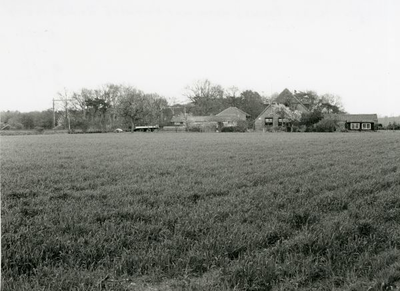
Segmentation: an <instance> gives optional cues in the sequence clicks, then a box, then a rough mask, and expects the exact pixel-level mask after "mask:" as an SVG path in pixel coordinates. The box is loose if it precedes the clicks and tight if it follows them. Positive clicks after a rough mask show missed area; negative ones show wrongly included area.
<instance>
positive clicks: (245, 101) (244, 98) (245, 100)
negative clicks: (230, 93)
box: [238, 90, 265, 126]
mask: <svg viewBox="0 0 400 291" xmlns="http://www.w3.org/2000/svg"><path fill="white" fill-rule="evenodd" d="M240 97H241V101H240V104H239V106H238V108H239V109H241V110H243V111H244V112H246V113H248V114H250V120H249V123H250V126H253V124H254V120H255V119H256V118H257V116H258V115H260V113H261V112H262V111H263V110H264V108H265V105H264V102H263V99H262V97H261V95H260V94H258V92H256V91H252V90H246V91H243V92H242V93H241V94H240Z"/></svg>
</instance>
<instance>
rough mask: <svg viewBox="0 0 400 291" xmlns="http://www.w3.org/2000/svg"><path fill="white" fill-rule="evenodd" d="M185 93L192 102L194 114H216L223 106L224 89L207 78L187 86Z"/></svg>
mask: <svg viewBox="0 0 400 291" xmlns="http://www.w3.org/2000/svg"><path fill="white" fill-rule="evenodd" d="M185 95H186V97H188V98H189V100H190V101H191V102H192V103H193V104H194V108H192V112H193V114H195V115H209V114H217V113H218V112H220V111H221V110H222V109H223V107H224V106H223V102H224V100H223V97H224V89H223V88H222V87H221V86H220V85H217V84H212V83H211V82H210V81H209V80H207V79H206V80H199V81H197V82H195V83H194V84H193V85H192V86H187V87H186V93H185Z"/></svg>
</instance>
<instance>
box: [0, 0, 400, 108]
mask: <svg viewBox="0 0 400 291" xmlns="http://www.w3.org/2000/svg"><path fill="white" fill-rule="evenodd" d="M399 15H400V1H398V0H379V1H375V0H360V1H355V0H354V1H351V0H345V1H337V0H330V1H321V0H315V1H311V0H310V1H307V0H304V1H297V0H293V1H289V0H288V1H281V0H280V1H272V0H270V1H251V0H246V1H232V0H222V1H218V0H213V1H171V0H170V1H163V0H153V1H115V0H114V1H103V0H101V1H99V0H86V1H83V0H79V1H72V0H68V1H55V0H49V1H47V0H35V1H31V0H25V1H24V0H19V1H15V0H13V1H12V0H3V1H2V2H1V4H0V38H1V42H0V58H1V59H0V61H1V65H0V80H1V84H2V86H1V91H0V92H1V110H20V111H31V110H43V109H47V108H50V107H51V104H52V102H51V100H52V98H53V97H56V96H57V92H58V91H61V90H63V89H64V88H66V89H67V90H69V91H74V90H79V89H80V88H82V87H87V88H96V87H99V86H100V85H102V84H105V83H123V84H129V85H133V86H135V87H137V88H139V89H141V90H144V91H146V92H157V93H159V94H161V95H164V96H165V97H167V98H170V99H171V100H175V101H177V102H179V101H184V100H185V98H184V96H183V92H184V88H185V86H187V85H189V84H191V83H193V82H194V81H195V80H198V79H204V78H208V79H210V80H211V81H212V82H214V83H218V84H221V85H222V86H224V87H229V86H233V85H234V86H237V87H239V88H240V89H242V90H243V89H251V90H256V91H258V92H259V93H260V94H265V95H270V94H271V92H272V93H273V92H280V91H282V90H283V89H284V88H288V89H289V90H291V91H293V90H314V91H316V92H317V93H318V94H324V93H332V94H337V95H340V96H341V97H342V101H343V103H344V106H345V109H346V110H347V111H348V112H350V113H378V114H379V115H400V82H399V81H400V54H399V52H400V40H399V37H400V17H398V16H399Z"/></svg>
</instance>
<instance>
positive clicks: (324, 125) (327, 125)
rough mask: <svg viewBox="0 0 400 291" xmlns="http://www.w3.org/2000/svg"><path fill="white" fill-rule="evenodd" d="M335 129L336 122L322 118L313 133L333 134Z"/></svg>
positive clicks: (336, 126)
mask: <svg viewBox="0 0 400 291" xmlns="http://www.w3.org/2000/svg"><path fill="white" fill-rule="evenodd" d="M337 128H338V123H337V120H335V119H330V118H324V119H322V120H320V121H318V123H317V124H316V125H315V131H318V132H334V131H336V129H337Z"/></svg>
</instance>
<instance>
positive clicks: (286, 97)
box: [275, 88, 300, 104]
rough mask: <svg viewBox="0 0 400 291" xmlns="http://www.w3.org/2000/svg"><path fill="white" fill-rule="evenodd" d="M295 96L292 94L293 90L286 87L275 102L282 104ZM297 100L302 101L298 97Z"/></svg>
mask: <svg viewBox="0 0 400 291" xmlns="http://www.w3.org/2000/svg"><path fill="white" fill-rule="evenodd" d="M293 98H294V95H293V94H292V92H290V91H289V89H287V88H285V89H284V90H283V91H282V92H281V93H280V94H279V95H278V97H276V99H275V102H276V103H281V104H285V103H286V102H287V101H289V100H290V101H292V100H293ZM296 100H297V101H298V102H300V101H299V100H298V99H297V98H296Z"/></svg>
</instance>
